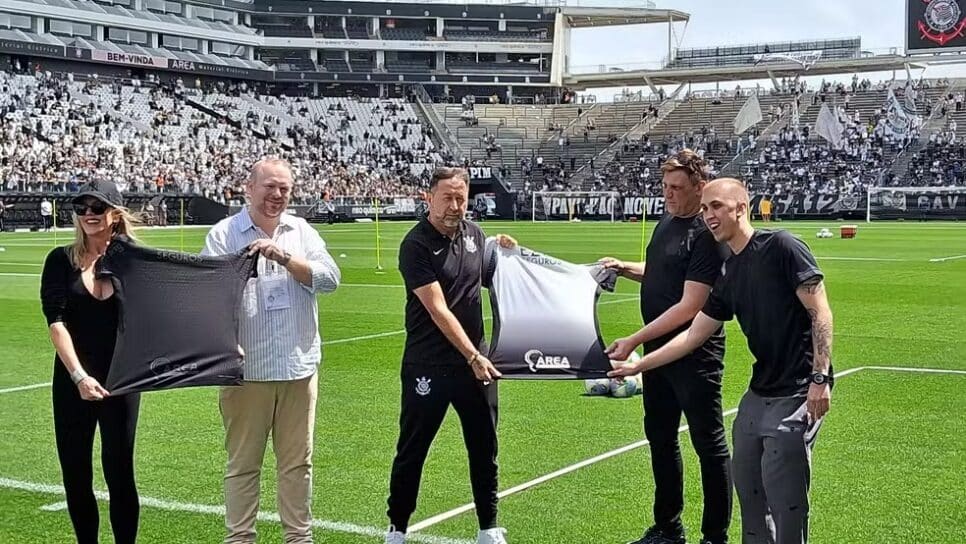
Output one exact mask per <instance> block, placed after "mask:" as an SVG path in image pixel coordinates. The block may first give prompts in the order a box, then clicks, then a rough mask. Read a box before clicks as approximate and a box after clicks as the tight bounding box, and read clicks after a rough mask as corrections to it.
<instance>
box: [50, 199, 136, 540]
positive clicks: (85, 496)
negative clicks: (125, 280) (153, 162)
mask: <svg viewBox="0 0 966 544" xmlns="http://www.w3.org/2000/svg"><path fill="white" fill-rule="evenodd" d="M122 203H123V202H122V200H121V194H120V192H119V191H118V190H117V187H116V186H115V185H114V184H113V183H111V182H93V183H89V184H87V185H85V186H84V187H82V188H81V191H80V194H78V196H77V197H76V198H75V199H74V201H73V210H74V235H75V236H74V242H73V243H72V244H70V245H67V246H64V247H58V248H55V249H54V250H53V251H51V252H50V254H49V255H47V260H46V262H45V263H44V271H43V275H42V278H41V284H40V299H41V304H42V306H43V312H44V316H45V317H46V318H47V324H48V326H49V330H50V340H51V342H52V343H53V345H54V348H55V349H56V351H57V354H56V356H55V358H54V377H53V395H52V397H53V410H54V432H55V435H56V439H57V455H58V457H59V459H60V467H61V472H62V473H63V478H64V489H65V491H66V495H67V511H68V512H69V513H70V518H71V522H72V523H73V526H74V533H75V535H76V537H77V542H78V544H88V543H90V544H96V543H97V542H98V535H97V533H98V510H97V502H96V500H95V498H94V491H93V468H92V459H91V456H92V450H93V444H94V430H95V428H96V427H98V426H100V430H101V450H102V453H101V462H102V465H103V468H104V478H105V480H106V481H107V487H108V490H109V491H110V498H111V500H110V517H111V527H112V529H113V532H114V542H116V543H117V544H128V543H133V542H135V540H136V539H137V530H138V514H139V510H140V506H139V503H138V493H137V488H136V487H135V483H134V432H135V427H136V426H137V418H138V405H139V401H140V397H139V396H138V395H137V394H132V395H125V396H120V397H113V396H111V394H110V392H108V391H107V390H105V389H104V387H102V386H101V384H102V383H103V382H104V380H105V379H106V378H107V372H108V369H109V368H110V365H111V357H112V355H113V352H114V341H115V335H116V332H117V322H118V305H117V301H116V300H115V297H114V288H113V286H112V285H111V282H110V281H109V280H103V279H97V278H96V277H95V275H94V267H95V264H96V263H97V260H98V258H99V257H100V256H101V255H103V254H104V251H105V250H106V249H107V246H108V244H110V243H111V240H112V239H113V238H114V237H115V236H118V235H126V236H128V237H131V238H133V232H132V231H133V224H134V222H135V221H134V218H133V216H132V215H131V214H130V213H129V212H128V211H127V210H126V209H125V208H123V207H122Z"/></svg>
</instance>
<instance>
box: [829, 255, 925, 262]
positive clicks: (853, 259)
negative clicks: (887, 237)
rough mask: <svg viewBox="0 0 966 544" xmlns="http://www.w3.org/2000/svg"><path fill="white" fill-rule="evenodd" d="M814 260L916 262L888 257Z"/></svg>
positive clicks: (914, 260)
mask: <svg viewBox="0 0 966 544" xmlns="http://www.w3.org/2000/svg"><path fill="white" fill-rule="evenodd" d="M815 258H816V259H818V260H820V261H871V262H887V263H909V262H916V261H917V260H916V259H893V258H889V257H819V256H816V257H815Z"/></svg>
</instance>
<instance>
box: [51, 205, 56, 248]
mask: <svg viewBox="0 0 966 544" xmlns="http://www.w3.org/2000/svg"><path fill="white" fill-rule="evenodd" d="M51 205H52V206H53V208H54V215H53V218H52V219H53V222H54V223H53V224H54V247H57V199H56V198H55V199H54V200H53V201H52V202H51Z"/></svg>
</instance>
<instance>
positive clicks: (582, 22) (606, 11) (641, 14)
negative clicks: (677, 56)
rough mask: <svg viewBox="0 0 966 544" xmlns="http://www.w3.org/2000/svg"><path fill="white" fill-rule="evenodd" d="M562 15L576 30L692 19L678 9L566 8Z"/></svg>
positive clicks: (678, 21) (561, 10)
mask: <svg viewBox="0 0 966 544" xmlns="http://www.w3.org/2000/svg"><path fill="white" fill-rule="evenodd" d="M560 13H562V14H563V16H564V17H566V18H567V22H568V24H569V25H570V26H571V27H574V28H589V27H595V26H615V25H641V24H651V23H671V22H675V23H680V22H686V21H688V20H690V19H691V15H690V14H689V13H686V12H683V11H678V10H676V9H641V8H595V7H573V6H565V7H562V8H560Z"/></svg>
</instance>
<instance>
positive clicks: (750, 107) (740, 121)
mask: <svg viewBox="0 0 966 544" xmlns="http://www.w3.org/2000/svg"><path fill="white" fill-rule="evenodd" d="M761 119H762V117H761V105H760V104H759V103H758V95H756V94H752V95H751V97H750V98H748V100H747V101H745V105H744V106H741V111H739V112H738V116H737V117H735V134H742V133H743V132H745V131H746V130H748V129H749V128H751V127H753V126H755V125H757V124H758V123H760V122H761Z"/></svg>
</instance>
